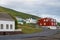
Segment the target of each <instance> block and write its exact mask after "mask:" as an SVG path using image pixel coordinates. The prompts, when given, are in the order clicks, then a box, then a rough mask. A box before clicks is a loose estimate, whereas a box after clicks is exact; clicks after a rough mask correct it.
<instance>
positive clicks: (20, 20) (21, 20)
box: [16, 17, 24, 24]
mask: <svg viewBox="0 0 60 40" xmlns="http://www.w3.org/2000/svg"><path fill="white" fill-rule="evenodd" d="M16 19H17V22H18V24H24V20H23V19H22V18H20V17H16Z"/></svg>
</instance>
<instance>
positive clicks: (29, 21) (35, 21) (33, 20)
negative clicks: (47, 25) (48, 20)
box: [26, 18, 37, 23]
mask: <svg viewBox="0 0 60 40" xmlns="http://www.w3.org/2000/svg"><path fill="white" fill-rule="evenodd" d="M26 23H37V20H36V19H33V18H29V19H26Z"/></svg>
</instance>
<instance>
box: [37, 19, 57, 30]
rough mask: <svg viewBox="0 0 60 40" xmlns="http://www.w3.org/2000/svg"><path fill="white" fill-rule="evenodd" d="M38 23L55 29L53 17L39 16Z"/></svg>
mask: <svg viewBox="0 0 60 40" xmlns="http://www.w3.org/2000/svg"><path fill="white" fill-rule="evenodd" d="M38 25H39V26H42V27H46V28H50V29H56V26H57V22H56V19H53V18H40V19H39V20H38Z"/></svg>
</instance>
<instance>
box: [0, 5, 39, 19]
mask: <svg viewBox="0 0 60 40" xmlns="http://www.w3.org/2000/svg"><path fill="white" fill-rule="evenodd" d="M0 12H6V13H10V14H11V15H14V16H19V17H21V18H24V19H26V18H30V17H33V18H36V19H38V18H39V17H37V16H34V15H30V14H26V13H23V12H18V11H15V10H13V9H9V8H6V7H2V6H0Z"/></svg>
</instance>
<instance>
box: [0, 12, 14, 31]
mask: <svg viewBox="0 0 60 40" xmlns="http://www.w3.org/2000/svg"><path fill="white" fill-rule="evenodd" d="M14 30H15V20H14V19H13V18H12V17H11V16H10V15H9V14H7V13H2V12H0V31H3V32H5V31H14Z"/></svg>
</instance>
